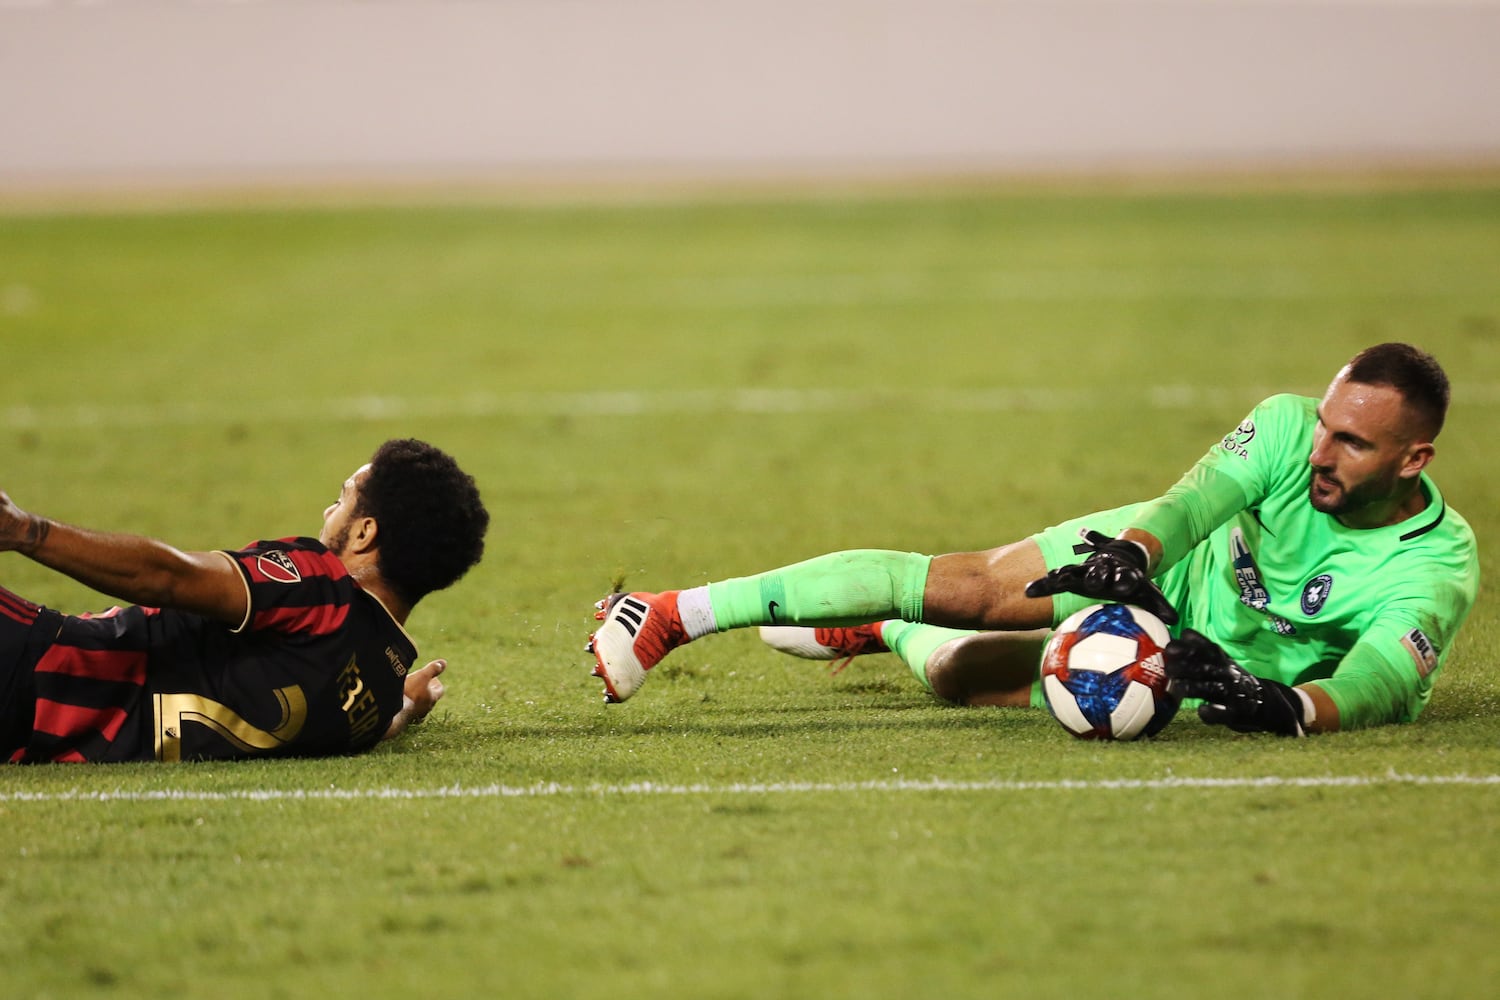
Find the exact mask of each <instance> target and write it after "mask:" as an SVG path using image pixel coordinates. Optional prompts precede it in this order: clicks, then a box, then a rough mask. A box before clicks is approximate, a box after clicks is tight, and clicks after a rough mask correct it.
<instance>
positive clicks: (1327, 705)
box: [1297, 683, 1340, 733]
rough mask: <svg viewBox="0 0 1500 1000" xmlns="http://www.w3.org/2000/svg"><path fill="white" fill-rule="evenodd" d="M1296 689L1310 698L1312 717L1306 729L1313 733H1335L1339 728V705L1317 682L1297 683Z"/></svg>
mask: <svg viewBox="0 0 1500 1000" xmlns="http://www.w3.org/2000/svg"><path fill="white" fill-rule="evenodd" d="M1297 690H1299V691H1301V692H1302V693H1303V694H1305V695H1307V696H1308V698H1310V699H1312V703H1313V717H1312V721H1311V722H1310V723H1309V724H1308V727H1307V729H1308V731H1309V732H1314V733H1335V732H1338V730H1339V729H1340V725H1339V707H1338V705H1336V704H1334V701H1333V699H1332V698H1331V697H1329V695H1328V692H1327V691H1324V690H1323V689H1322V688H1321V687H1319V686H1318V685H1317V684H1315V683H1312V684H1299V685H1297Z"/></svg>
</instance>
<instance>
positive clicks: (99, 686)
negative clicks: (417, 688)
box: [11, 538, 417, 761]
mask: <svg viewBox="0 0 1500 1000" xmlns="http://www.w3.org/2000/svg"><path fill="white" fill-rule="evenodd" d="M224 554H225V555H226V556H227V557H228V558H230V559H232V560H233V561H234V563H235V565H236V566H237V567H238V568H239V570H240V573H241V575H243V577H244V579H245V585H246V587H247V588H248V591H249V596H250V601H249V611H248V613H247V615H246V618H245V621H244V622H242V623H241V624H240V625H239V627H237V628H236V627H231V626H229V625H226V624H224V623H222V622H219V621H215V620H213V619H209V618H204V617H203V616H201V615H196V614H191V613H189V612H184V611H177V610H173V609H170V608H148V607H129V608H123V609H121V608H115V609H112V610H110V611H108V612H105V613H104V614H101V615H78V616H64V618H63V621H62V626H61V629H60V630H59V632H58V634H57V638H56V639H55V640H54V641H53V643H52V645H51V646H50V647H49V648H48V649H47V650H46V652H44V653H43V654H42V655H41V657H40V659H38V661H37V663H36V667H35V671H34V675H33V679H34V689H35V695H36V715H35V721H34V724H33V727H32V734H31V739H30V742H29V743H28V744H27V746H25V747H24V748H22V749H21V750H18V751H16V753H15V754H14V755H13V756H12V758H11V759H12V760H16V761H126V760H201V759H214V758H230V757H256V756H273V755H280V756H303V757H306V756H326V755H330V754H342V753H356V752H359V751H362V750H367V749H369V748H370V747H372V746H374V745H375V744H376V743H378V742H379V740H380V738H381V736H382V735H383V734H384V733H385V730H386V727H387V726H388V725H389V724H390V721H391V719H392V718H394V716H395V715H396V713H397V712H398V711H399V710H400V709H401V705H402V689H403V687H404V682H405V677H406V674H407V671H409V670H410V669H411V668H412V665H413V664H414V663H415V661H416V656H417V648H416V644H415V643H414V642H412V640H411V637H410V636H408V635H407V634H406V631H405V630H404V629H403V628H402V627H401V625H400V624H399V623H398V622H397V621H396V620H395V619H394V618H393V617H391V615H390V613H389V612H388V611H387V610H386V609H385V607H384V606H383V605H382V604H381V603H380V602H379V601H378V600H377V599H376V598H375V597H374V596H373V595H372V594H370V593H369V592H368V591H366V590H365V589H364V588H362V587H360V586H359V584H358V583H356V582H355V580H354V579H353V577H351V576H350V575H349V574H348V571H347V570H346V569H345V568H344V564H343V563H342V562H341V561H340V560H339V559H338V557H336V556H334V555H333V554H332V553H331V552H329V551H328V550H327V549H326V548H324V547H323V545H322V544H321V543H319V542H318V541H316V540H314V539H311V538H287V539H281V540H279V541H261V542H256V543H255V544H253V545H251V546H249V547H248V548H245V549H242V550H240V551H238V552H226V553H224Z"/></svg>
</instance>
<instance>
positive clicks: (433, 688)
mask: <svg viewBox="0 0 1500 1000" xmlns="http://www.w3.org/2000/svg"><path fill="white" fill-rule="evenodd" d="M447 669H448V661H446V660H433V661H432V662H431V663H429V664H427V666H425V667H423V668H422V669H421V670H413V671H412V672H411V673H409V674H407V675H406V688H405V690H404V691H403V692H402V694H403V698H402V704H401V711H399V712H397V713H396V717H395V718H394V719H392V720H391V724H390V725H389V726H387V727H386V730H385V735H384V736H382V737H381V739H383V740H390V739H395V738H396V737H397V736H400V735H401V734H402V732H404V731H405V730H406V727H407V726H409V725H411V724H412V723H414V722H421V721H422V720H423V719H425V718H427V713H428V712H431V711H432V706H434V705H436V704H437V703H438V699H439V698H441V697H442V696H443V682H442V681H440V680H438V675H439V674H441V673H442V672H443V671H444V670H447Z"/></svg>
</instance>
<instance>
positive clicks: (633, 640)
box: [584, 590, 687, 703]
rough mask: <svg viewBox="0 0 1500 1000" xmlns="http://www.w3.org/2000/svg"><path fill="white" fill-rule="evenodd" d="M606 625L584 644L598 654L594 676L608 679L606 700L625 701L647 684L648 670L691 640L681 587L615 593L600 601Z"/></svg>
mask: <svg viewBox="0 0 1500 1000" xmlns="http://www.w3.org/2000/svg"><path fill="white" fill-rule="evenodd" d="M594 607H596V608H598V609H599V610H598V612H597V613H596V614H595V615H594V618H596V619H597V620H599V621H602V622H603V623H604V624H603V625H600V626H599V628H598V629H597V630H595V632H594V634H593V635H591V636H589V641H588V645H587V646H585V647H584V648H585V649H586V650H587V651H588V652H590V653H593V654H594V676H595V677H598V678H600V679H602V680H603V681H604V700H605V701H606V702H611V703H613V702H621V701H624V700H625V699H626V698H629V697H630V696H631V695H633V694H635V692H636V691H637V690H638V689H639V688H640V686H641V685H642V684H644V683H646V671H648V670H650V669H651V668H652V667H654V666H656V665H657V664H658V663H660V662H661V661H662V657H664V656H666V655H667V654H668V653H670V652H671V651H672V650H674V649H676V648H677V647H678V646H680V645H682V644H683V643H685V642H687V632H686V631H685V630H684V629H683V627H682V617H681V616H680V615H679V614H678V613H677V591H675V590H669V591H666V592H665V593H661V594H647V593H634V594H610V595H609V596H608V597H606V598H604V600H602V601H600V602H599V603H598V604H596V605H594Z"/></svg>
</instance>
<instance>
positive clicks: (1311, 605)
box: [1302, 573, 1333, 618]
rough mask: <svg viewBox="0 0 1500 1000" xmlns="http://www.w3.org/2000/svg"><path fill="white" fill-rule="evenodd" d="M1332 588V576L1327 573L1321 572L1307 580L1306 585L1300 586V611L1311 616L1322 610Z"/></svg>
mask: <svg viewBox="0 0 1500 1000" xmlns="http://www.w3.org/2000/svg"><path fill="white" fill-rule="evenodd" d="M1332 590H1333V576H1332V575H1331V574H1329V573H1322V574H1319V575H1318V576H1315V577H1313V578H1312V579H1311V580H1308V581H1307V586H1305V587H1303V588H1302V613H1303V614H1304V615H1307V616H1308V617H1309V618H1311V617H1312V616H1313V615H1315V614H1317V613H1318V612H1319V611H1322V610H1323V605H1325V604H1327V603H1328V594H1329V592H1330V591H1332Z"/></svg>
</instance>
